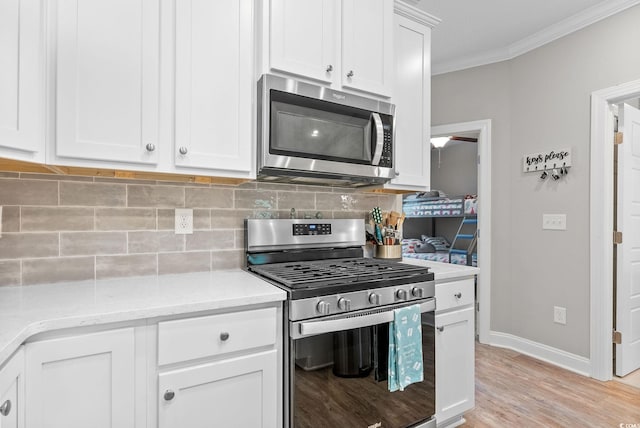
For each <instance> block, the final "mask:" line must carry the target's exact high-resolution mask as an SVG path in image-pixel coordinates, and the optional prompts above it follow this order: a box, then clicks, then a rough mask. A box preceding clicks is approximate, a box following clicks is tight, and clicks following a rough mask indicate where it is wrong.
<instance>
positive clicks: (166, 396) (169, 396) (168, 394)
mask: <svg viewBox="0 0 640 428" xmlns="http://www.w3.org/2000/svg"><path fill="white" fill-rule="evenodd" d="M175 396H176V393H175V392H173V391H172V390H170V389H167V390H166V391H165V392H164V400H165V401H171V400H173V397H175Z"/></svg>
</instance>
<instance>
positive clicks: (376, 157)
mask: <svg viewBox="0 0 640 428" xmlns="http://www.w3.org/2000/svg"><path fill="white" fill-rule="evenodd" d="M371 118H372V119H373V122H372V125H373V126H375V132H374V133H373V134H374V135H375V136H376V146H375V149H374V150H373V159H372V160H371V164H372V165H373V166H378V164H379V163H380V158H381V157H382V148H383V146H384V128H383V127H382V119H381V118H380V115H379V114H378V113H371Z"/></svg>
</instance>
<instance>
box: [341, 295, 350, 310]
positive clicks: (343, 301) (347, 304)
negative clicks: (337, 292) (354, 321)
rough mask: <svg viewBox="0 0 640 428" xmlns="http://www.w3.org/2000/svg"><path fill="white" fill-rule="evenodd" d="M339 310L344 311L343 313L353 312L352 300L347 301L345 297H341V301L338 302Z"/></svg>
mask: <svg viewBox="0 0 640 428" xmlns="http://www.w3.org/2000/svg"><path fill="white" fill-rule="evenodd" d="M338 308H340V309H342V310H343V311H350V310H351V300H350V299H345V298H344V297H341V298H340V300H338Z"/></svg>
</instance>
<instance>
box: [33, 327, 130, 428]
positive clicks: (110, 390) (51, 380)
mask: <svg viewBox="0 0 640 428" xmlns="http://www.w3.org/2000/svg"><path fill="white" fill-rule="evenodd" d="M26 373H28V375H27V377H26V379H27V386H26V410H27V424H28V426H29V427H33V428H41V427H47V428H87V427H91V428H133V427H134V416H135V415H134V412H135V400H134V392H135V387H134V330H133V328H124V329H118V330H111V331H105V332H100V333H92V334H84V335H78V336H72V337H64V338H59V339H51V340H43V341H39V342H33V343H29V344H27V345H26Z"/></svg>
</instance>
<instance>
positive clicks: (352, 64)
mask: <svg viewBox="0 0 640 428" xmlns="http://www.w3.org/2000/svg"><path fill="white" fill-rule="evenodd" d="M393 37H394V34H393V0H342V73H341V77H342V80H341V83H342V86H343V87H347V88H353V89H358V90H361V91H365V92H371V93H373V94H378V95H383V96H386V97H389V96H391V92H392V88H393V69H394V67H393Z"/></svg>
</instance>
